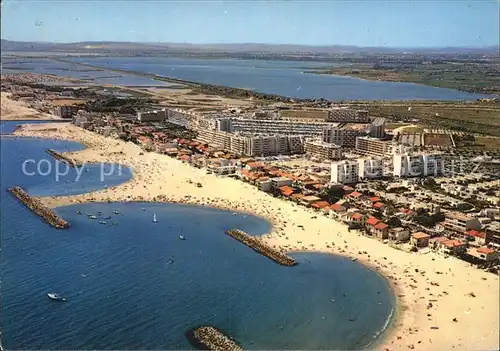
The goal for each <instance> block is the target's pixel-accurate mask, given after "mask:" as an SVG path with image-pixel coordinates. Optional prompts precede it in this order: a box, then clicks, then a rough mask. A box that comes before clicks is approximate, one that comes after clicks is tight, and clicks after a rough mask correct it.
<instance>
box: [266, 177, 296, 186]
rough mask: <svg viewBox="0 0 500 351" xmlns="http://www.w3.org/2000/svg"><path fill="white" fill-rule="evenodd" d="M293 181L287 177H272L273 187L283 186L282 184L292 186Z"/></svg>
mask: <svg viewBox="0 0 500 351" xmlns="http://www.w3.org/2000/svg"><path fill="white" fill-rule="evenodd" d="M292 183H293V181H292V180H291V179H290V178H286V177H277V178H271V187H272V188H274V189H277V188H281V187H282V186H285V185H288V186H291V185H292Z"/></svg>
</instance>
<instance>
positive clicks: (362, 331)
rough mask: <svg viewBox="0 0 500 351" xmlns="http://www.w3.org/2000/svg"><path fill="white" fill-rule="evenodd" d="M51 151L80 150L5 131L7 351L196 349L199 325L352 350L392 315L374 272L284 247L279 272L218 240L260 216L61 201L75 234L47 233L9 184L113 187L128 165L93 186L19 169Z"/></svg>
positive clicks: (258, 230)
mask: <svg viewBox="0 0 500 351" xmlns="http://www.w3.org/2000/svg"><path fill="white" fill-rule="evenodd" d="M49 147H50V148H55V149H57V150H61V151H65V150H76V149H78V148H81V145H79V144H76V143H70V142H63V141H49V140H42V139H27V138H10V137H7V138H6V137H3V138H2V139H1V167H2V169H1V171H2V172H1V179H0V180H1V188H2V189H1V191H2V193H3V194H2V196H1V200H0V206H1V214H0V216H1V218H0V219H1V222H0V223H1V239H2V251H1V254H2V267H1V268H2V269H1V288H2V291H1V292H2V316H1V317H2V318H1V320H2V334H3V344H4V347H6V348H7V349H54V350H57V349H191V348H192V347H191V345H190V344H189V343H188V341H187V339H186V337H185V332H186V331H187V330H188V329H190V328H193V327H196V326H199V325H201V324H211V325H214V326H216V327H218V328H220V329H221V330H223V331H225V332H227V333H228V334H230V335H231V336H233V337H234V338H236V340H238V341H239V342H241V344H242V345H243V347H244V348H247V349H308V350H319V349H322V350H325V349H329V350H331V349H360V348H364V347H366V346H367V345H370V344H371V343H373V342H376V341H377V337H380V333H381V331H383V330H384V328H385V327H386V326H387V324H388V322H390V320H391V318H392V317H391V316H392V314H393V310H394V302H395V301H394V295H393V293H392V292H391V290H390V288H389V286H388V284H387V282H386V281H385V280H384V279H383V278H382V277H380V276H379V275H378V274H377V273H376V272H373V271H371V270H369V269H367V268H365V267H363V266H362V265H360V264H359V263H357V262H351V261H350V260H348V259H345V258H342V257H337V256H331V255H326V254H313V253H296V254H292V256H293V257H295V258H296V259H297V260H298V261H299V265H298V266H296V267H284V266H280V265H278V264H276V263H274V262H272V261H270V260H269V259H267V258H266V257H263V256H261V255H259V254H257V253H255V252H254V251H253V250H250V249H249V248H247V247H246V246H244V245H242V244H240V243H238V242H236V241H235V240H234V239H232V238H230V237H228V236H226V235H225V234H224V230H226V229H229V228H234V227H238V228H241V229H243V230H245V231H247V232H249V233H251V234H263V233H266V232H268V231H269V230H270V229H271V227H270V224H269V222H267V221H265V220H263V219H261V218H258V217H254V216H249V215H246V214H241V213H237V214H233V213H232V212H228V211H221V210H216V209H211V208H205V207H201V206H191V205H178V204H154V203H89V204H78V205H71V206H65V207H60V208H57V212H58V213H59V214H60V215H61V216H63V217H64V218H65V219H67V220H68V221H69V222H70V223H71V228H70V229H68V230H58V229H54V228H52V227H50V226H49V225H47V224H45V223H44V222H42V221H41V219H40V218H38V217H37V216H35V215H34V214H33V213H31V212H30V211H29V210H28V209H27V208H25V207H24V206H23V205H22V204H20V203H19V202H17V201H16V200H15V199H14V198H13V197H12V196H10V194H8V193H7V192H6V188H7V187H9V186H12V185H21V186H23V187H25V188H26V189H27V191H28V192H30V193H31V194H36V195H45V194H50V195H53V194H58V193H62V194H67V193H79V192H83V191H90V190H93V189H98V188H102V187H103V186H104V185H105V184H106V185H108V186H109V185H111V184H118V183H120V182H123V181H125V180H127V179H129V177H130V173H126V172H125V173H123V174H121V175H120V174H115V175H114V176H112V177H110V178H109V179H106V180H105V181H104V182H101V181H100V179H98V178H99V177H98V174H99V172H98V171H96V169H95V168H91V170H90V171H89V172H84V174H82V177H81V179H80V180H79V181H78V182H76V183H67V182H66V181H56V180H55V179H54V178H55V177H51V176H45V177H41V176H25V175H23V172H22V169H21V167H22V162H23V160H24V159H26V158H32V159H35V160H39V159H42V158H46V157H47V155H46V154H45V152H44V150H45V148H49ZM93 167H95V166H93ZM68 177H69V178H68V179H66V180H69V179H70V177H71V175H69V176H68ZM68 184H70V186H68ZM72 189H73V190H72ZM74 189H76V190H74ZM77 210H79V211H82V212H83V214H81V215H79V214H77V212H76V211H77ZM114 211H118V212H119V213H118V214H115V213H114ZM98 212H100V213H102V214H101V215H100V216H101V220H103V218H104V217H107V216H111V219H104V220H105V221H106V224H100V223H99V220H90V219H88V217H87V216H86V215H85V214H86V213H89V214H90V213H91V214H98ZM153 213H154V214H156V217H157V219H158V223H156V224H155V223H153V222H152V220H151V219H152V216H153ZM113 222H116V225H113ZM179 235H183V236H184V237H185V238H186V240H179ZM305 235H307V234H305ZM51 291H55V292H59V293H61V294H62V295H64V296H65V297H67V298H68V299H69V300H68V302H66V303H58V302H54V301H51V300H50V299H48V298H47V297H46V295H45V294H46V293H47V292H51Z"/></svg>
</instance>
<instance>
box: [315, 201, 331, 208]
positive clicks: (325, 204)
mask: <svg viewBox="0 0 500 351" xmlns="http://www.w3.org/2000/svg"><path fill="white" fill-rule="evenodd" d="M311 206H312V207H315V208H325V207H329V206H330V204H329V203H328V202H326V201H318V202H315V203H313V204H312V205H311Z"/></svg>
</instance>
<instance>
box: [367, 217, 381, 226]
mask: <svg viewBox="0 0 500 351" xmlns="http://www.w3.org/2000/svg"><path fill="white" fill-rule="evenodd" d="M378 222H380V220H379V219H378V218H375V217H370V218H368V219H367V220H366V224H369V225H373V226H374V225H376V224H377V223H378Z"/></svg>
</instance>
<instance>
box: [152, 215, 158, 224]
mask: <svg viewBox="0 0 500 351" xmlns="http://www.w3.org/2000/svg"><path fill="white" fill-rule="evenodd" d="M156 222H158V221H157V220H156V213H153V223H156Z"/></svg>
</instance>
